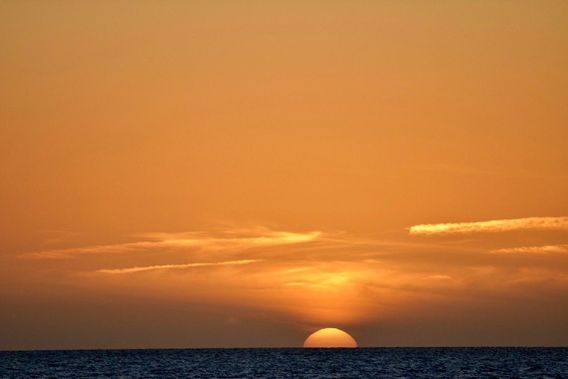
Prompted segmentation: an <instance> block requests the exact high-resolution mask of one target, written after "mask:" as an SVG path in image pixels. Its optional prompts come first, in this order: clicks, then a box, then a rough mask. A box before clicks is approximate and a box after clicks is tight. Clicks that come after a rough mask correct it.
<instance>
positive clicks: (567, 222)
mask: <svg viewBox="0 0 568 379" xmlns="http://www.w3.org/2000/svg"><path fill="white" fill-rule="evenodd" d="M518 230H568V217H527V218H517V219H504V220H489V221H477V222H457V223H443V224H420V225H414V226H412V227H410V229H409V234H411V235H437V234H467V233H498V232H509V231H518Z"/></svg>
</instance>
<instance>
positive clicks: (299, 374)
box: [0, 348, 568, 378]
mask: <svg viewBox="0 0 568 379" xmlns="http://www.w3.org/2000/svg"><path fill="white" fill-rule="evenodd" d="M0 377H2V378H107V377H121V378H568V348H358V349H171V350H170V349H165V350H72V351H30V352H0Z"/></svg>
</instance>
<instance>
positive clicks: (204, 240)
mask: <svg viewBox="0 0 568 379" xmlns="http://www.w3.org/2000/svg"><path fill="white" fill-rule="evenodd" d="M322 235H323V234H322V233H321V232H319V231H311V232H304V233H300V232H298V233H296V232H287V231H273V230H269V229H266V228H253V229H238V230H224V231H221V232H217V233H207V232H186V233H147V234H142V235H140V236H138V237H139V238H141V239H143V241H137V242H128V243H118V244H106V245H93V246H84V247H74V248H65V249H50V250H43V251H37V252H32V253H25V254H22V257H25V258H39V259H62V258H70V257H73V256H78V255H88V254H123V253H132V252H137V251H150V250H159V249H182V248H198V249H204V250H230V249H248V248H255V247H266V246H278V245H289V244H300V243H308V242H312V241H316V240H318V239H320V238H321V237H322Z"/></svg>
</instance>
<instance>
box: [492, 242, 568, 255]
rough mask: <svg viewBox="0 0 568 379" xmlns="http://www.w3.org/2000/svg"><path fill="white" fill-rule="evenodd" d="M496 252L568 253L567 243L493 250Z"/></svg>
mask: <svg viewBox="0 0 568 379" xmlns="http://www.w3.org/2000/svg"><path fill="white" fill-rule="evenodd" d="M491 252H492V253H495V254H554V253H568V244H567V245H545V246H522V247H512V248H506V249H497V250H492V251H491Z"/></svg>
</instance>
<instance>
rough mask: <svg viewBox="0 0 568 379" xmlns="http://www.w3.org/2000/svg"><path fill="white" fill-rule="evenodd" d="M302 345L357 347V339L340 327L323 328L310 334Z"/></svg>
mask: <svg viewBox="0 0 568 379" xmlns="http://www.w3.org/2000/svg"><path fill="white" fill-rule="evenodd" d="M304 347H357V341H355V339H354V338H353V337H351V336H350V335H349V334H348V333H346V332H344V331H343V330H341V329H337V328H323V329H320V330H318V331H317V332H314V333H312V334H310V335H309V336H308V338H306V340H305V341H304Z"/></svg>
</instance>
